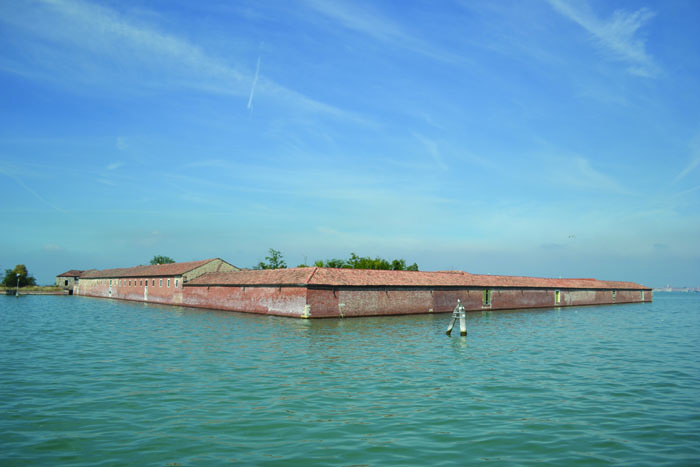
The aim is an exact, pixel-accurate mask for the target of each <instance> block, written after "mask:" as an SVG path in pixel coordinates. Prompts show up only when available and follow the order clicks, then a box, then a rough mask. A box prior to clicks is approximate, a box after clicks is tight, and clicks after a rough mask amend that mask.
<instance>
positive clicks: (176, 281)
mask: <svg viewBox="0 0 700 467" xmlns="http://www.w3.org/2000/svg"><path fill="white" fill-rule="evenodd" d="M177 283H178V280H177V279H175V288H176V289H177Z"/></svg>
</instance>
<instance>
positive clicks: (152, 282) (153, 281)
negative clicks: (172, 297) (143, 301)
mask: <svg viewBox="0 0 700 467" xmlns="http://www.w3.org/2000/svg"><path fill="white" fill-rule="evenodd" d="M151 285H152V286H153V287H155V286H156V280H155V279H153V280H152V281H151Z"/></svg>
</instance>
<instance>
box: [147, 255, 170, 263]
mask: <svg viewBox="0 0 700 467" xmlns="http://www.w3.org/2000/svg"><path fill="white" fill-rule="evenodd" d="M174 262H175V260H174V259H172V258H171V257H170V256H163V255H156V256H154V257H153V259H152V260H151V264H171V263H174Z"/></svg>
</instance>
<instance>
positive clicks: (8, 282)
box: [2, 264, 36, 287]
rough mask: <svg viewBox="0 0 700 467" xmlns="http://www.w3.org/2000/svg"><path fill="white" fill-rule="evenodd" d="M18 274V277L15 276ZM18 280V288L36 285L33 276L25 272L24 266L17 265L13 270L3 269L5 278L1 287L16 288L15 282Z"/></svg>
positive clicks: (25, 267)
mask: <svg viewBox="0 0 700 467" xmlns="http://www.w3.org/2000/svg"><path fill="white" fill-rule="evenodd" d="M18 274H19V277H17V275H18ZM18 279H19V286H20V287H25V286H27V285H36V279H34V276H31V275H29V271H27V266H25V265H24V264H18V265H17V266H15V268H14V269H5V277H4V278H3V280H2V286H3V287H16V286H17V280H18Z"/></svg>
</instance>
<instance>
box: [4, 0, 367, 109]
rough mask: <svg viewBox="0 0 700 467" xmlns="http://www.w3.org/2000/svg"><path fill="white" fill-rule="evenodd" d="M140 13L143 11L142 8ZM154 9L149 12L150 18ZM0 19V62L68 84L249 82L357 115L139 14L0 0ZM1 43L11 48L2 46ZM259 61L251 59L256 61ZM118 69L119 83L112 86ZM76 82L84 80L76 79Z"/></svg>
mask: <svg viewBox="0 0 700 467" xmlns="http://www.w3.org/2000/svg"><path fill="white" fill-rule="evenodd" d="M143 16H144V17H146V16H147V15H143ZM153 17H156V18H157V16H156V15H151V16H149V18H151V19H152V18H153ZM0 22H4V23H6V24H9V25H10V26H11V27H12V28H14V33H13V34H12V35H11V36H10V37H11V48H10V47H8V45H7V44H6V45H5V51H6V53H3V55H4V56H3V57H1V58H2V60H0V69H4V70H6V71H12V72H15V73H17V74H21V75H23V76H25V77H28V78H30V79H41V80H47V81H53V82H57V83H59V84H64V85H66V86H70V87H73V88H74V89H75V90H76V91H78V92H82V91H83V90H84V89H89V88H93V87H95V86H109V89H110V92H130V91H136V90H139V91H141V90H148V89H154V88H157V89H161V88H163V87H164V86H170V87H179V88H183V87H184V88H189V89H193V90H197V91H200V92H204V93H210V94H218V95H225V96H231V97H247V98H248V102H249V103H250V104H251V105H252V102H251V101H252V99H251V98H252V91H251V89H250V87H249V86H250V82H251V79H253V80H254V81H253V83H254V84H253V90H255V92H259V93H262V94H263V95H266V97H269V98H271V99H274V101H275V103H276V104H282V105H291V107H293V108H294V109H295V110H302V111H306V112H315V113H324V114H330V115H331V116H334V117H337V118H350V119H355V120H361V118H360V117H358V116H357V115H353V114H350V113H346V112H345V111H344V110H343V109H339V108H337V107H334V106H332V105H329V104H327V103H323V102H319V101H317V100H315V99H313V98H311V97H309V96H306V95H303V94H301V93H299V92H297V91H295V90H293V89H289V88H287V87H285V86H283V85H280V84H279V83H276V82H274V81H273V80H271V79H265V80H263V79H261V80H260V82H258V73H259V68H258V70H256V72H255V74H254V75H253V73H251V71H250V70H247V69H245V68H243V67H240V66H238V65H236V64H235V63H231V61H230V60H223V59H221V58H219V57H217V56H216V55H212V54H210V53H208V52H207V51H206V50H204V49H203V48H202V47H200V46H198V45H196V44H195V43H193V42H191V41H190V40H188V39H187V38H184V37H181V36H177V35H175V34H172V33H169V32H166V31H163V30H161V29H159V28H158V27H157V26H155V25H153V24H152V21H150V22H146V21H143V20H142V19H141V18H140V17H136V16H134V15H127V14H126V13H121V12H119V11H117V10H116V9H112V8H109V7H106V6H101V5H95V4H89V3H86V2H81V1H72V0H40V1H39V2H37V3H34V4H30V5H29V6H26V5H23V6H20V5H19V4H17V5H16V6H14V5H13V4H11V3H3V4H2V5H0ZM8 49H9V50H10V51H9V52H7V51H8ZM259 63H260V62H259V61H258V66H259ZM115 76H119V81H120V86H114V84H115V79H116V78H115ZM76 83H81V84H83V85H84V86H79V87H76Z"/></svg>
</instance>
